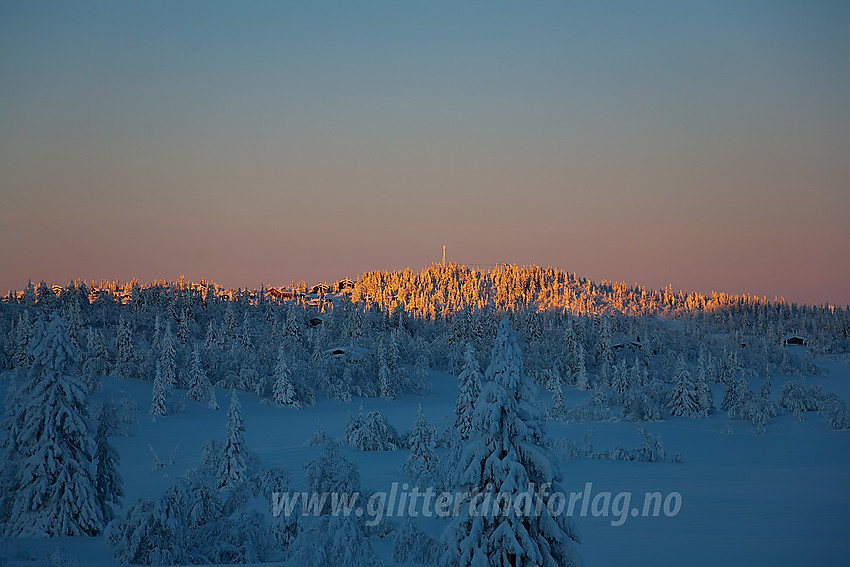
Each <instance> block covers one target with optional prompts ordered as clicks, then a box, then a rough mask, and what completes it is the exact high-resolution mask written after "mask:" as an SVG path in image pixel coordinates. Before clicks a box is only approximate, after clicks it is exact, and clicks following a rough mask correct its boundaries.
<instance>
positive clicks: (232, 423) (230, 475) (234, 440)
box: [218, 390, 247, 487]
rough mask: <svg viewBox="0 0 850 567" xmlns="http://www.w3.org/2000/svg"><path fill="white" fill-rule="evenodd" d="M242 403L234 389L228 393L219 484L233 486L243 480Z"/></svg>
mask: <svg viewBox="0 0 850 567" xmlns="http://www.w3.org/2000/svg"><path fill="white" fill-rule="evenodd" d="M244 432H245V425H244V423H243V421H242V405H241V404H240V403H239V398H238V397H237V396H236V390H232V391H231V393H230V409H228V410H227V438H226V440H225V443H224V458H223V459H222V464H221V472H220V473H219V475H218V485H219V486H222V487H223V486H233V485H235V484H238V483H240V482H242V481H243V480H245V475H246V470H247V465H246V463H245V441H244V439H243V435H242V434H243V433H244Z"/></svg>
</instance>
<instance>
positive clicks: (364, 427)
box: [346, 408, 401, 451]
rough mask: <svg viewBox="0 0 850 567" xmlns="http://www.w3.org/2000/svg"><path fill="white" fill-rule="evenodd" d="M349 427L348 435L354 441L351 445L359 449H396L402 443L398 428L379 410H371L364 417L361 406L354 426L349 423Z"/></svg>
mask: <svg viewBox="0 0 850 567" xmlns="http://www.w3.org/2000/svg"><path fill="white" fill-rule="evenodd" d="M347 429H348V430H347V431H346V437H347V438H350V439H351V441H352V442H350V446H351V448H352V449H356V450H358V451H395V450H396V449H398V447H399V445H401V441H400V440H399V435H398V431H396V428H395V427H393V426H392V425H391V424H390V423H389V421H387V418H386V416H384V414H382V413H381V412H379V411H377V410H373V411H370V412H369V413H368V414H366V417H365V418H364V417H363V413H362V408H361V411H360V412H358V415H357V419H356V420H355V422H354V426H353V427H351V423H349V427H348V428H347ZM349 433H350V435H349Z"/></svg>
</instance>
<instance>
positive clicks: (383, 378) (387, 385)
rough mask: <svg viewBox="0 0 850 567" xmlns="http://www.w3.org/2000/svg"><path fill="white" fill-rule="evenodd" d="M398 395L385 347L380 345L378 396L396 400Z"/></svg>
mask: <svg viewBox="0 0 850 567" xmlns="http://www.w3.org/2000/svg"><path fill="white" fill-rule="evenodd" d="M396 395H397V391H396V384H395V381H394V376H393V373H392V370H391V369H390V366H389V363H388V361H387V357H386V353H385V352H384V345H383V343H378V396H380V397H382V398H388V399H390V400H394V399H395V398H396Z"/></svg>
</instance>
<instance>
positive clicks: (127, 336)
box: [101, 294, 139, 378]
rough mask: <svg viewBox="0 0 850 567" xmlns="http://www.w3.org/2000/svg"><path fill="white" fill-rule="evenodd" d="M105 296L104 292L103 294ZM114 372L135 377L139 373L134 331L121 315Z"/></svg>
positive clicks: (116, 341) (118, 374) (116, 339)
mask: <svg viewBox="0 0 850 567" xmlns="http://www.w3.org/2000/svg"><path fill="white" fill-rule="evenodd" d="M101 296H104V297H105V295H104V294H101ZM112 373H113V374H115V375H117V376H127V377H130V378H135V377H137V376H138V375H139V367H138V363H137V360H136V351H135V348H134V347H133V331H132V329H130V325H129V324H128V323H127V321H126V320H125V319H124V316H123V315H121V316H120V318H119V319H118V331H117V332H116V335H115V364H114V365H113V367H112Z"/></svg>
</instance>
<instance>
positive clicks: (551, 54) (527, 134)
mask: <svg viewBox="0 0 850 567" xmlns="http://www.w3.org/2000/svg"><path fill="white" fill-rule="evenodd" d="M848 220H850V3H848V2H817V1H805V2H804V1H797V2H784V1H779V0H777V1H765V2H754V1H746V0H744V1H742V0H731V1H723V0H720V1H706V2H681V1H670V2H655V1H649V2H631V1H624V2H569V1H562V2H510V3H502V2H490V1H488V2H395V1H393V2H321V1H317V2H294V1H292V2H289V1H287V2H258V1H252V2H228V3H222V2H188V1H177V2H171V1H168V2H165V1H148V2H111V1H105V2H85V1H83V2H77V1H75V2H23V1H5V2H2V3H0V290H4V293H5V290H8V289H10V288H14V289H23V287H24V286H25V285H26V283H27V280H28V279H32V280H33V281H35V282H36V283H37V282H38V281H39V280H45V281H47V282H48V283H60V284H65V283H67V282H68V281H70V280H72V279H75V278H84V279H89V280H91V279H95V280H99V279H101V278H105V279H115V278H118V279H121V280H122V281H126V280H129V279H131V278H133V277H136V278H138V279H139V280H141V281H142V282H149V281H151V280H153V279H168V280H173V279H176V278H177V277H178V276H180V275H181V274H183V275H185V276H186V277H187V278H189V279H191V280H198V279H199V278H200V277H201V276H204V277H206V278H207V279H211V280H213V281H216V282H218V283H220V284H223V285H227V286H234V287H236V286H243V287H244V286H250V287H254V286H259V285H260V284H261V283H266V284H284V283H289V281H290V280H292V279H294V280H296V281H299V280H301V279H304V280H306V281H308V282H310V283H312V282H316V281H321V280H328V281H331V280H335V279H337V278H341V277H344V276H349V277H356V276H357V275H358V274H360V273H361V272H363V271H366V270H371V269H379V268H386V269H394V268H403V267H405V266H408V265H409V266H411V267H413V268H419V267H423V266H426V265H428V264H430V263H431V262H432V261H439V259H440V256H441V252H442V245H443V244H446V245H447V247H448V248H447V256H448V259H449V260H451V261H457V262H465V263H472V264H491V263H496V262H512V263H517V264H531V263H537V264H540V265H543V266H547V265H552V266H558V267H560V268H563V269H565V270H568V271H571V272H576V273H577V274H579V275H580V276H585V277H589V278H592V279H596V280H601V279H608V280H617V281H626V282H627V283H633V282H638V283H641V284H644V285H647V286H649V287H653V288H659V287H663V286H666V285H667V284H672V285H673V287H674V288H676V289H686V290H697V291H710V290H719V291H728V292H732V293H744V292H749V293H754V294H757V295H760V296H761V295H767V296H768V297H769V298H773V297H774V296H778V295H782V296H785V297H786V299H788V300H790V301H797V302H805V303H824V302H830V303H838V304H848V303H850V261H848V256H850V254H848V252H850V245H848V244H850V222H848Z"/></svg>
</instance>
